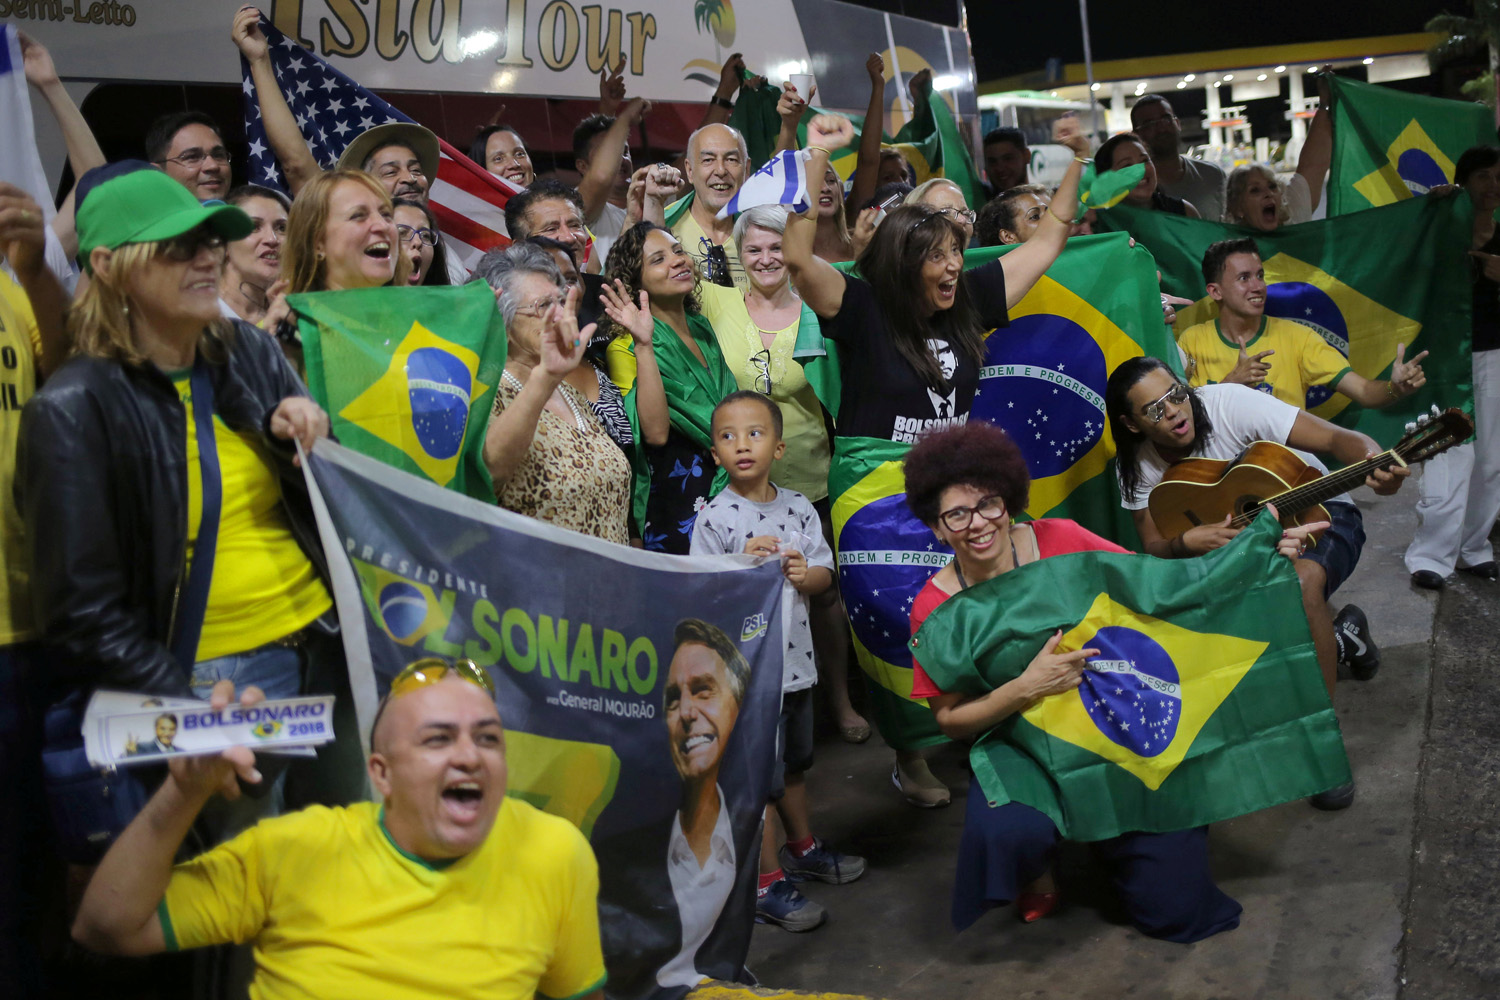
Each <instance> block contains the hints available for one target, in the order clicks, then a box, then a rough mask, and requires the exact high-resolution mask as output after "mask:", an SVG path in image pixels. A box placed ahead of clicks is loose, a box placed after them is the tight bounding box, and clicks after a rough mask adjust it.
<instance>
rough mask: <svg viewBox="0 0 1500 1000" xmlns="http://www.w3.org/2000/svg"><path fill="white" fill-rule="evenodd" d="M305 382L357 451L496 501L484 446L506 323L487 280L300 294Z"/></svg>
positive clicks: (292, 299)
mask: <svg viewBox="0 0 1500 1000" xmlns="http://www.w3.org/2000/svg"><path fill="white" fill-rule="evenodd" d="M287 301H288V303H289V304H290V305H291V307H292V308H293V309H295V310H296V312H297V316H298V322H297V329H298V332H299V333H300V334H301V336H302V347H303V356H304V359H305V361H306V364H307V387H308V390H309V391H310V392H311V393H312V396H313V398H314V399H316V400H317V401H318V403H319V404H320V405H322V407H323V409H325V410H327V411H328V416H329V418H330V419H331V420H332V422H333V435H334V437H336V438H338V439H339V441H340V442H341V443H343V444H345V445H347V446H349V447H350V448H353V449H354V450H355V451H358V452H362V453H363V454H365V455H369V456H370V457H371V458H375V459H379V460H380V461H382V462H385V463H386V464H387V465H394V466H395V467H396V468H398V469H402V470H404V471H406V472H410V473H413V474H415V475H419V476H423V477H425V478H427V479H430V480H432V481H433V482H435V483H437V484H438V485H439V486H446V487H448V488H449V489H452V490H457V491H458V492H460V493H466V494H468V495H469V496H471V497H474V498H475V499H478V500H487V501H493V500H494V499H495V495H494V492H493V489H492V487H491V484H490V474H489V470H487V469H486V468H485V465H484V459H483V455H482V449H483V447H484V432H485V428H486V427H487V426H488V425H489V413H490V406H491V405H492V404H493V402H494V399H495V387H496V386H497V385H498V384H499V381H500V373H501V370H502V369H503V368H504V366H505V325H504V323H503V321H502V320H501V319H500V312H499V310H497V309H496V308H495V296H494V293H493V292H491V291H490V289H489V287H488V286H487V285H485V284H484V282H482V281H475V282H470V283H469V284H467V285H463V286H460V287H456V288H454V287H433V288H370V289H361V290H358V291H347V292H310V293H306V294H302V295H292V296H288V298H287Z"/></svg>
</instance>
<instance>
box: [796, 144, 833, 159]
mask: <svg viewBox="0 0 1500 1000" xmlns="http://www.w3.org/2000/svg"><path fill="white" fill-rule="evenodd" d="M802 148H803V149H805V150H807V151H808V152H809V153H810V152H812V151H813V150H815V149H820V150H822V151H823V153H824V155H826V156H827V157H828V158H829V159H833V150H831V149H829V148H828V147H827V146H803V147H802Z"/></svg>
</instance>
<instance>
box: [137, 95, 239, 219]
mask: <svg viewBox="0 0 1500 1000" xmlns="http://www.w3.org/2000/svg"><path fill="white" fill-rule="evenodd" d="M145 145H146V159H148V160H150V161H151V162H152V163H154V164H156V165H157V166H158V167H161V168H162V170H164V171H166V173H167V176H168V177H170V178H172V179H173V180H174V181H176V182H177V183H179V184H181V185H182V186H183V187H185V188H187V189H188V190H189V191H191V192H192V193H193V197H194V198H197V199H198V200H199V201H208V200H210V199H213V198H223V197H224V195H226V194H227V193H228V192H229V151H228V150H227V149H225V148H224V137H223V135H222V133H221V132H220V131H219V126H218V124H217V123H216V122H215V121H214V120H213V119H212V118H210V117H209V116H208V115H206V114H204V113H203V112H201V111H174V112H173V113H171V114H167V115H162V116H161V117H160V118H158V119H156V121H154V122H152V123H151V127H150V128H149V129H147V130H146V143H145Z"/></svg>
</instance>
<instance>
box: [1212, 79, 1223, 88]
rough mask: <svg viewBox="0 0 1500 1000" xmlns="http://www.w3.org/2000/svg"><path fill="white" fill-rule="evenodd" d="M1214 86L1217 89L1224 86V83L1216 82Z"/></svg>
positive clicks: (1221, 81)
mask: <svg viewBox="0 0 1500 1000" xmlns="http://www.w3.org/2000/svg"><path fill="white" fill-rule="evenodd" d="M1214 86H1215V87H1222V86H1224V81H1223V80H1215V81H1214Z"/></svg>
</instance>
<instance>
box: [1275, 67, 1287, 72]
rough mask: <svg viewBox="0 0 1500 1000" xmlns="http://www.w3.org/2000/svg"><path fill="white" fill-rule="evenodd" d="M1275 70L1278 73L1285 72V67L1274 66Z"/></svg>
mask: <svg viewBox="0 0 1500 1000" xmlns="http://www.w3.org/2000/svg"><path fill="white" fill-rule="evenodd" d="M1276 72H1278V73H1285V72H1286V67H1285V66H1277V67H1276Z"/></svg>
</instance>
